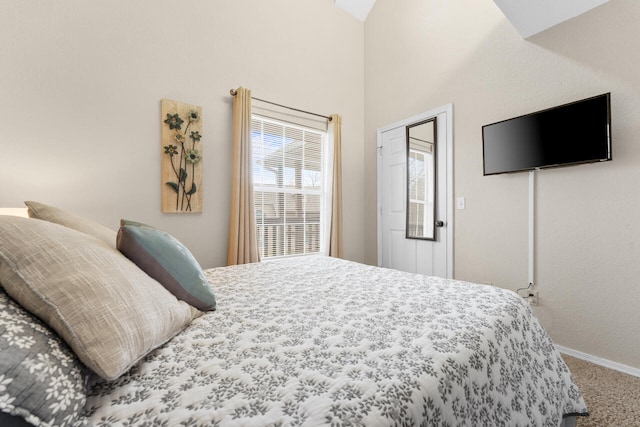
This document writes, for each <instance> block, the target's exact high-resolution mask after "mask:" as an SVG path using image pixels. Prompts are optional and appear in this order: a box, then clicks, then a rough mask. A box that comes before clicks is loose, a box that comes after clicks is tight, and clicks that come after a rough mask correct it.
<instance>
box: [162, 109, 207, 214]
mask: <svg viewBox="0 0 640 427" xmlns="http://www.w3.org/2000/svg"><path fill="white" fill-rule="evenodd" d="M162 119H163V121H162V148H163V152H162V212H168V213H173V212H185V213H186V212H192V213H196V212H197V213H199V212H202V108H201V107H196V106H193V105H189V104H184V103H181V102H177V101H171V100H168V99H163V100H162Z"/></svg>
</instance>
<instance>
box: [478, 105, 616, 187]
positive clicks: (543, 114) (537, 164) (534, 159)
mask: <svg viewBox="0 0 640 427" xmlns="http://www.w3.org/2000/svg"><path fill="white" fill-rule="evenodd" d="M482 150H483V161H484V175H495V174H500V173H509V172H521V171H527V170H535V169H542V168H549V167H556V166H568V165H574V164H581V163H591V162H600V161H606V160H611V101H610V94H609V93H605V94H603V95H598V96H594V97H592V98H587V99H583V100H581V101H577V102H572V103H570V104H565V105H560V106H558V107H554V108H549V109H547V110H542V111H538V112H535V113H532V114H527V115H524V116H520V117H514V118H512V119H508V120H503V121H501V122H497V123H492V124H489V125H485V126H483V127H482Z"/></svg>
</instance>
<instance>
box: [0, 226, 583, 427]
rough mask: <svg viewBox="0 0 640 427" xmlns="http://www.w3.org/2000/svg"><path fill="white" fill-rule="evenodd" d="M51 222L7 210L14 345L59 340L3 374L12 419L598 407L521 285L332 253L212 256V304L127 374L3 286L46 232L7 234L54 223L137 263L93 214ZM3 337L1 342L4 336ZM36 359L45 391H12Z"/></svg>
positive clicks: (367, 418) (520, 413)
mask: <svg viewBox="0 0 640 427" xmlns="http://www.w3.org/2000/svg"><path fill="white" fill-rule="evenodd" d="M34 222H35V223H37V224H36V225H34ZM45 222H47V221H41V220H35V219H20V220H17V219H11V220H6V219H4V220H3V219H2V218H0V228H1V229H0V231H2V234H0V235H1V236H2V237H0V284H2V285H3V287H4V288H5V289H4V291H2V292H0V308H1V310H0V334H3V335H2V336H6V335H7V334H9V335H11V334H13V335H16V336H18V335H20V337H19V338H16V337H14V338H13V340H9V341H10V343H9V347H10V346H11V345H10V344H11V342H13V343H14V344H15V343H17V342H20V343H21V345H22V346H23V347H24V346H27V344H28V343H29V342H31V341H38V338H30V337H31V335H33V336H35V335H37V334H41V335H44V336H45V338H44V340H45V341H46V342H47V345H46V346H45V347H46V348H48V349H50V350H49V351H50V354H42V352H43V350H42V349H41V350H39V351H35V350H34V351H32V352H31V353H30V355H27V356H21V357H24V358H25V360H31V362H30V363H26V364H25V363H14V368H13V371H5V372H3V373H2V374H0V411H2V412H4V413H5V415H4V416H5V417H6V416H9V415H11V416H13V417H16V418H14V421H15V422H18V421H17V417H19V418H21V419H22V420H26V421H28V422H29V423H31V424H34V425H78V426H89V425H93V426H111V425H122V426H125V425H126V426H146V425H166V426H183V425H184V426H210V425H216V426H289V425H291V426H293V425H304V426H317V425H332V426H347V425H354V426H356V425H358V426H415V425H424V426H479V425H486V426H559V425H567V424H568V423H571V422H574V421H575V417H576V416H580V415H587V414H588V411H587V408H586V405H585V403H584V400H583V399H582V397H581V395H580V392H579V390H578V388H577V386H576V384H575V383H574V381H573V379H572V377H571V374H570V372H569V370H568V368H567V366H566V365H565V363H564V362H563V360H562V358H561V356H560V354H559V353H558V351H557V350H556V349H555V347H554V345H553V343H552V341H551V339H550V338H549V336H548V335H547V334H546V332H545V331H544V329H543V328H542V326H541V325H540V323H539V322H538V321H537V319H536V318H535V317H534V316H533V314H532V312H531V311H530V309H529V307H528V305H527V304H526V303H525V302H523V299H522V298H520V297H519V296H518V295H516V294H515V293H514V292H511V291H508V290H504V289H500V288H497V287H492V286H488V285H479V284H473V283H467V282H462V281H455V280H447V279H442V278H436V277H427V276H421V275H415V274H410V273H405V272H399V271H395V270H390V269H384V268H378V267H372V266H367V265H363V264H359V263H355V262H350V261H345V260H341V259H336V258H330V257H323V256H309V257H298V258H290V259H282V260H277V261H270V262H263V263H256V264H248V265H240V266H231V267H221V268H213V269H208V270H205V271H204V272H203V274H204V276H205V279H206V281H207V282H208V283H209V284H210V286H211V288H212V290H213V292H214V293H215V300H216V305H215V307H216V308H215V310H209V311H205V312H204V313H203V312H202V311H200V310H197V311H196V310H194V309H193V307H188V308H185V311H184V313H191V314H189V315H188V316H187V317H188V321H186V322H184V321H183V322H182V323H183V324H182V325H181V326H180V327H178V328H177V329H178V330H176V331H175V333H174V332H172V333H171V334H170V335H171V336H169V337H166V336H163V337H161V338H160V339H159V341H157V342H156V343H155V344H153V345H151V347H153V348H149V349H148V350H147V349H145V350H143V352H142V354H139V355H138V356H134V357H133V358H132V359H131V360H130V365H126V366H124V367H123V368H122V369H123V370H124V371H123V372H122V373H121V374H119V375H117V377H114V376H113V375H112V374H109V373H108V371H107V374H105V372H103V371H100V369H97V368H96V369H90V368H89V367H88V366H87V363H89V365H91V364H92V363H93V362H94V361H93V360H89V361H88V362H85V361H84V360H82V358H83V357H86V356H81V352H82V350H81V349H80V350H79V349H77V348H76V347H78V345H77V343H74V342H73V341H72V340H70V339H65V338H63V337H64V333H63V332H64V331H63V332H60V331H57V330H54V328H52V327H51V323H53V324H54V325H55V322H52V321H51V320H50V319H49V320H44V321H43V318H45V319H46V318H47V316H46V315H41V316H38V317H36V316H34V315H33V313H32V311H33V310H34V309H33V308H29V307H25V306H28V305H29V304H28V303H25V302H22V303H21V302H19V300H20V299H21V298H23V297H21V296H20V295H17V294H16V292H15V290H14V289H13V288H12V286H11V285H7V283H8V282H10V281H11V280H13V279H11V278H7V275H8V274H9V273H7V271H8V270H9V267H7V264H13V266H12V267H11V268H14V269H15V268H17V267H16V265H17V264H19V263H20V262H22V261H20V260H18V259H17V256H16V255H12V257H13V258H12V259H11V262H9V261H8V260H7V254H6V252H7V250H8V248H13V250H14V251H15V250H16V248H17V247H18V246H20V248H25V247H26V249H25V250H28V251H30V252H33V250H34V248H36V247H42V245H43V243H42V241H41V240H40V241H38V242H37V244H34V245H30V244H29V242H26V241H22V242H20V243H19V244H18V243H13V244H11V243H7V242H6V240H7V239H6V238H5V236H9V235H11V233H13V236H14V239H15V236H16V235H17V234H16V233H18V231H17V229H20V230H21V231H20V235H22V236H25V235H27V236H41V235H42V234H43V233H45V232H50V230H51V229H52V228H53V229H54V231H55V233H56V234H55V236H54V237H53V238H52V239H51V241H52V242H53V243H51V242H49V243H50V244H55V243H56V242H57V241H59V240H60V239H61V236H64V241H65V243H64V245H62V246H64V247H65V248H67V247H68V246H69V240H68V239H69V235H71V236H72V237H73V238H75V239H76V240H78V239H79V240H78V241H80V242H81V243H78V241H76V242H75V243H74V245H73V247H74V248H78V247H80V249H69V250H78V251H80V250H81V251H82V252H81V253H83V254H86V253H90V254H94V252H91V251H92V250H93V249H87V248H86V247H83V245H85V246H86V245H90V246H91V245H92V246H100V248H99V250H97V249H96V251H97V252H100V253H104V254H107V253H108V255H109V256H113V257H114V259H115V257H117V256H121V257H122V258H123V259H124V260H126V261H122V262H125V263H126V262H129V263H130V264H132V265H133V263H131V262H130V261H129V260H128V259H127V258H125V257H124V256H122V254H121V253H119V252H118V251H117V250H116V249H114V248H112V247H108V244H107V243H105V242H103V241H99V237H100V236H87V235H86V233H83V232H81V231H78V230H77V228H83V227H76V230H71V231H67V230H68V229H69V227H68V225H69V224H66V225H64V226H63V225H59V224H54V225H50V223H48V224H46V225H45V224H44V223H45ZM59 222H60V221H59ZM3 224H4V225H3ZM7 224H10V225H7ZM26 224H29V226H28V227H27V225H26ZM74 224H75V223H74ZM2 227H4V228H2ZM29 227H31V228H34V229H35V230H34V231H32V232H29V231H25V230H26V229H27V228H29ZM64 228H67V230H63V229H64ZM12 230H13V231H12ZM46 230H49V231H46ZM85 231H86V230H85ZM81 234H85V236H80V235H81ZM110 238H111V236H109V235H108V234H107V238H106V241H107V242H108V240H109V239H110ZM12 245H13V246H12ZM45 246H46V245H45ZM62 246H60V247H58V249H56V251H60V250H62V249H60V248H61V247H62ZM3 251H4V252H3ZM87 251H89V252H87ZM108 251H109V252H108ZM78 253H80V252H74V253H73V254H72V255H71V256H72V257H75V258H77V257H78ZM94 255H95V254H94ZM94 255H91V256H89V255H87V256H88V257H89V258H91V259H92V260H94V259H95V256H94ZM84 256H85V255H83V257H84ZM32 258H33V257H32ZM75 258H73V259H75ZM25 262H26V261H25ZM33 262H34V261H33V259H29V263H33ZM65 262H68V261H65ZM118 262H120V260H119V261H118ZM74 268H76V269H77V268H78V267H77V266H74ZM101 268H103V267H101ZM119 268H122V267H119ZM49 271H50V272H52V271H53V270H52V269H51V268H49ZM100 271H102V270H100ZM53 274H54V273H50V275H49V276H48V277H47V280H48V281H49V282H50V281H51V280H53V279H52V277H53ZM92 274H95V272H94V273H92ZM152 280H153V279H152ZM60 283H63V284H64V286H66V284H67V283H68V282H67V281H65V280H62V281H61V282H60ZM154 283H155V284H156V286H157V287H159V288H162V286H161V285H160V284H158V282H154ZM163 289H164V288H163ZM146 292H148V291H146ZM10 294H13V295H10ZM154 300H155V297H154ZM180 303H181V304H182V305H179V307H183V306H184V302H180ZM136 304H140V303H139V302H136ZM183 308H184V307H183ZM36 311H37V310H36ZM93 311H94V313H95V309H94V310H93ZM177 313H180V312H179V311H177ZM74 315H76V314H75V311H74ZM173 316H174V317H176V316H175V313H174V315H173ZM174 320H175V319H174ZM85 323H86V322H85ZM11 325H13V326H11ZM58 328H59V327H58ZM28 329H31V330H32V332H28V331H27V330H28ZM29 334H31V335H29ZM5 341H6V339H5ZM69 343H70V344H69ZM0 345H5V347H4V348H2V351H3V354H5V352H6V351H7V349H8V348H9V347H7V343H6V342H5V343H4V344H3V341H2V339H0ZM13 347H17V345H13ZM14 350H15V349H14ZM6 354H8V353H6ZM37 357H40V359H37ZM54 357H55V358H56V359H57V365H55V364H54V363H50V365H51V366H48V367H47V368H46V369H48V371H47V372H49V374H48V375H49V376H50V377H51V376H58V374H60V375H59V376H60V377H61V378H62V379H57V378H56V379H55V380H54V379H51V378H48V379H47V378H45V377H46V375H44V374H43V372H42V369H40V368H42V365H46V364H47V363H48V362H50V360H49V359H52V358H54ZM36 359H37V360H39V361H40V367H39V365H38V363H34V362H33V361H34V360H36ZM79 359H80V360H79ZM43 360H45V362H47V363H45V362H42V361H43ZM16 366H20V367H21V368H20V369H19V368H17V367H16ZM25 366H27V367H26V368H25ZM3 369H4V368H3ZM29 369H31V370H32V371H33V372H32V373H31V375H33V378H35V380H34V379H33V378H32V383H33V384H35V385H34V386H32V387H31V388H34V387H36V386H37V385H38V384H39V383H42V388H43V389H44V390H45V391H44V392H43V394H44V397H41V398H40V399H41V401H38V403H37V405H36V407H35V408H34V407H31V408H29V407H28V403H29V402H27V403H24V402H22V403H19V400H20V396H21V394H20V393H16V394H15V395H13V396H12V395H11V394H10V393H11V392H10V391H8V390H9V388H10V387H11V385H12V384H13V382H17V381H18V379H17V378H18V377H20V376H25V375H28V374H29ZM64 370H66V371H67V372H66V373H65V374H64V375H62V371H64ZM96 370H98V371H99V372H101V374H102V375H98V374H96ZM12 372H13V374H12ZM12 375H13V377H12ZM105 376H106V377H108V378H105ZM12 378H15V379H16V380H15V381H12ZM23 388H24V387H23ZM30 393H36V392H35V391H34V390H31V389H30ZM47 395H49V396H48V398H47ZM23 400H25V401H26V400H28V399H23ZM32 400H33V399H32ZM32 403H33V402H32ZM52 412H54V413H52ZM48 417H49V418H48ZM51 417H53V418H51Z"/></svg>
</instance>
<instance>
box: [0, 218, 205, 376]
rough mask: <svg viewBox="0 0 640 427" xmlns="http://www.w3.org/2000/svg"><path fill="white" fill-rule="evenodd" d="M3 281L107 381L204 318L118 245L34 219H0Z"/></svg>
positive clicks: (0, 263) (21, 302)
mask: <svg viewBox="0 0 640 427" xmlns="http://www.w3.org/2000/svg"><path fill="white" fill-rule="evenodd" d="M0 283H2V286H3V287H4V289H5V291H6V292H7V294H9V295H10V296H11V297H13V298H14V299H15V300H16V301H17V302H18V303H19V304H20V305H21V306H22V307H24V308H25V309H27V310H28V311H30V312H31V313H32V314H35V315H36V316H38V317H39V318H40V319H42V320H43V321H44V322H45V323H46V324H47V325H48V326H49V327H51V328H52V329H53V330H55V331H56V332H57V333H58V334H59V335H60V336H61V337H62V338H63V339H64V340H65V341H66V342H67V344H68V345H69V347H71V348H72V349H73V351H74V352H75V354H76V355H77V356H78V358H79V359H80V360H81V361H82V362H83V363H84V364H85V365H87V366H88V367H89V368H91V369H92V370H93V371H94V372H95V373H97V374H98V375H100V376H101V377H102V378H105V379H107V380H112V379H115V378H117V377H119V376H120V375H122V374H123V373H125V372H126V371H127V370H128V369H129V368H130V367H131V366H133V364H135V363H136V362H137V361H138V360H139V359H140V358H142V357H143V356H144V355H145V354H147V353H148V352H149V351H151V350H153V349H154V348H156V347H158V346H159V345H161V344H163V343H164V342H166V341H167V340H169V339H171V338H172V337H173V336H174V335H175V334H177V333H178V332H180V331H181V330H182V329H184V328H185V327H186V326H187V325H188V324H189V323H190V322H191V319H192V318H193V317H195V316H197V315H200V314H201V313H200V312H199V311H198V310H196V309H195V308H192V307H191V306H189V305H188V304H187V303H185V302H183V301H178V300H177V299H176V297H174V296H173V295H172V294H171V293H170V292H169V291H167V290H166V289H165V288H164V287H163V286H162V285H161V284H159V283H158V282H156V281H155V280H154V279H152V278H151V277H149V276H147V275H146V274H145V273H144V272H143V271H142V270H140V269H139V268H138V267H136V265H135V264H134V263H132V262H131V261H129V260H128V259H127V258H126V257H125V256H124V255H122V254H121V253H120V252H118V251H117V250H116V249H115V248H111V247H109V246H107V245H105V244H104V243H102V242H101V241H100V240H98V239H96V238H95V237H92V236H89V235H87V234H84V233H80V232H78V231H75V230H72V229H70V228H67V227H64V226H61V225H58V224H54V223H50V222H47V221H39V220H35V219H27V218H20V217H12V216H0Z"/></svg>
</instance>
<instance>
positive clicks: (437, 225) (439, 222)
mask: <svg viewBox="0 0 640 427" xmlns="http://www.w3.org/2000/svg"><path fill="white" fill-rule="evenodd" d="M436 227H444V221H436Z"/></svg>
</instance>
